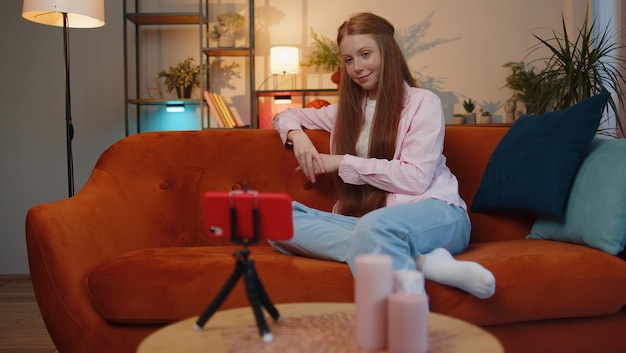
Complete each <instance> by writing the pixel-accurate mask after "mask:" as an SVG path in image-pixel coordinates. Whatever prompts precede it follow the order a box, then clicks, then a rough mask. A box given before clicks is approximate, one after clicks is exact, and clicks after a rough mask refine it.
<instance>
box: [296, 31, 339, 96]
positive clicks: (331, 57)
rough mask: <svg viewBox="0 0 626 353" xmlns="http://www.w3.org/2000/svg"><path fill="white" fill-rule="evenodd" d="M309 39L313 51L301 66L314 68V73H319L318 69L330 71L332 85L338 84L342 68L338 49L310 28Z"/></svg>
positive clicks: (330, 41) (328, 39) (334, 44)
mask: <svg viewBox="0 0 626 353" xmlns="http://www.w3.org/2000/svg"><path fill="white" fill-rule="evenodd" d="M311 37H312V38H313V45H314V46H315V50H313V52H312V53H311V54H310V55H308V56H307V57H306V59H307V60H306V61H305V62H303V63H301V65H302V66H304V67H311V66H315V71H319V69H320V68H323V69H324V70H326V71H331V72H333V76H332V77H331V79H332V80H333V82H334V83H336V84H339V81H340V79H341V71H340V70H341V66H342V62H341V55H340V54H339V47H337V44H336V43H335V42H334V41H333V40H331V39H330V38H328V37H325V36H323V35H319V34H317V33H315V31H314V30H313V28H311Z"/></svg>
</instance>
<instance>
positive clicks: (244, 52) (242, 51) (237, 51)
mask: <svg viewBox="0 0 626 353" xmlns="http://www.w3.org/2000/svg"><path fill="white" fill-rule="evenodd" d="M250 51H252V55H254V49H250V48H202V52H203V53H204V54H205V55H209V56H250Z"/></svg>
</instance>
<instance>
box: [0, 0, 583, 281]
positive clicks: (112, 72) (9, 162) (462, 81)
mask: <svg viewBox="0 0 626 353" xmlns="http://www.w3.org/2000/svg"><path fill="white" fill-rule="evenodd" d="M184 1H185V2H186V3H190V2H191V1H190V0H184ZM220 2H225V1H222V0H220ZM159 3H160V4H163V6H170V7H172V8H177V7H176V6H174V5H173V4H176V1H175V0H163V1H160V2H159ZM231 3H234V4H235V5H236V4H242V3H243V2H242V1H241V0H233V1H232V2H231ZM585 4H586V2H585V1H582V0H555V1H543V0H527V1H519V0H475V1H465V0H422V1H418V2H416V1H414V0H387V1H373V0H342V1H341V2H338V1H331V0H315V1H312V0H257V2H256V8H257V10H256V12H257V21H256V22H257V23H256V25H257V44H256V48H257V54H258V55H259V57H258V58H257V74H256V82H257V83H258V82H261V81H263V80H264V79H265V78H266V77H267V76H268V70H269V62H268V61H267V55H268V54H269V47H270V46H271V45H279V44H282V45H297V46H301V48H302V55H303V56H304V55H306V54H307V53H308V52H310V51H311V50H312V48H311V47H310V46H309V43H310V37H309V30H310V28H311V27H313V28H314V29H315V30H316V31H317V32H318V33H320V34H323V35H325V36H328V37H331V38H333V37H334V36H335V31H336V28H337V26H338V25H339V24H340V23H341V22H342V21H343V20H344V19H345V18H346V17H347V16H349V15H350V14H351V13H353V12H357V11H373V12H376V13H378V14H380V15H382V16H384V17H386V18H388V19H389V20H391V21H392V22H393V23H394V24H395V26H396V28H397V29H398V30H402V29H407V28H409V27H411V26H412V25H415V24H419V23H424V20H426V19H427V18H428V16H429V15H430V14H432V17H430V19H431V22H430V23H429V26H426V27H427V28H426V31H425V32H424V37H423V41H425V42H428V41H433V40H436V39H439V38H442V39H454V40H453V41H450V42H447V43H445V44H441V45H439V46H436V47H434V48H432V49H429V50H426V51H424V52H420V53H418V54H416V55H414V56H412V57H411V58H410V60H409V63H410V65H411V67H412V69H413V70H415V71H416V72H417V71H419V72H420V73H421V74H422V75H424V76H427V77H432V78H433V80H434V82H435V84H434V85H433V87H434V88H435V89H436V90H437V91H439V93H440V94H441V95H442V98H444V99H445V100H446V102H448V106H449V107H448V109H449V110H448V111H449V112H451V111H459V109H460V105H459V101H461V100H463V99H465V98H467V97H471V98H473V99H474V100H477V101H478V102H479V103H481V104H490V105H493V106H494V107H499V106H501V104H502V102H503V101H504V100H505V99H507V98H508V97H509V96H510V92H508V91H507V90H506V89H504V88H502V87H503V85H504V77H505V76H506V75H507V72H506V70H505V69H504V68H502V65H503V64H504V63H505V62H508V61H515V60H521V59H523V57H524V55H525V54H526V52H527V51H528V49H529V48H530V47H531V46H532V45H533V44H534V41H533V39H532V36H531V33H532V31H533V30H534V29H539V28H542V27H550V28H551V27H558V26H559V24H560V16H561V11H563V12H564V13H565V14H566V17H574V18H580V17H581V16H583V15H584V9H585ZM21 6H22V2H21V1H18V0H9V1H0V19H1V21H0V26H1V29H2V30H1V31H0V45H1V46H2V48H5V49H4V50H3V56H2V63H3V65H2V77H3V79H4V82H5V84H4V85H2V86H1V88H0V93H1V94H0V165H2V183H0V275H1V274H21V273H27V272H28V262H27V256H26V249H25V241H24V219H25V215H26V212H27V210H28V209H29V208H30V207H31V206H33V205H35V204H39V203H43V202H49V201H53V200H58V199H62V198H64V197H66V196H67V175H66V156H65V124H64V117H65V110H64V86H63V82H64V80H63V41H62V32H61V29H59V28H55V27H48V26H43V25H40V24H36V23H32V22H29V21H26V20H24V19H22V18H21ZM105 6H106V25H105V26H104V27H102V28H98V29H76V30H71V34H70V37H71V38H70V40H71V45H70V47H71V87H72V108H73V114H72V117H73V121H74V125H75V128H76V137H75V139H74V143H73V146H74V167H75V176H76V189H77V191H78V190H80V188H81V187H82V186H83V185H84V183H85V181H86V180H87V178H88V177H89V174H90V172H91V170H92V168H93V166H94V164H95V162H96V160H97V158H98V156H99V155H100V153H102V151H103V150H104V149H106V148H107V147H108V146H110V145H111V144H112V143H114V142H115V141H117V140H118V139H120V138H122V137H123V136H124V103H123V102H124V76H123V70H124V67H123V19H122V0H106V1H105ZM236 6H239V5H236ZM537 9H541V10H537ZM194 43H197V42H194ZM194 48H195V47H193V45H192V47H191V48H190V52H192V53H194V54H195V53H197V51H196V50H197V49H194ZM196 55H197V54H196ZM168 60H169V59H167V60H166V59H163V58H156V61H155V63H160V64H161V65H169V64H171V63H173V62H170V61H168ZM172 60H174V59H173V57H172ZM157 69H158V68H157ZM329 75H330V74H329V73H325V74H321V75H320V74H317V73H315V72H314V71H312V70H307V71H304V72H303V73H302V74H301V75H300V76H299V81H298V85H300V86H302V87H309V88H315V87H323V86H330V87H332V83H330V79H329V78H328V76H329ZM229 93H230V94H231V96H232V97H229V98H230V99H232V100H233V101H236V100H237V99H238V97H237V95H238V94H239V95H240V94H242V93H240V92H238V90H237V89H234V90H232V92H229ZM498 110H499V109H496V110H494V111H496V114H497V111H498Z"/></svg>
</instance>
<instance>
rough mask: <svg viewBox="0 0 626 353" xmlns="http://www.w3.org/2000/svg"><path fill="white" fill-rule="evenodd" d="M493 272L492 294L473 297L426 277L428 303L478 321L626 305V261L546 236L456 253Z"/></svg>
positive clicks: (591, 312)
mask: <svg viewBox="0 0 626 353" xmlns="http://www.w3.org/2000/svg"><path fill="white" fill-rule="evenodd" d="M456 257H457V258H458V259H460V260H473V261H477V262H479V263H480V264H482V265H483V266H485V267H486V268H488V269H489V270H491V271H492V272H493V274H494V276H495V277H496V293H495V295H494V296H493V297H491V298H489V299H484V300H481V299H477V298H475V297H473V296H472V295H470V294H467V293H463V292H461V291H459V290H457V289H454V288H451V287H447V286H443V285H440V284H436V283H432V282H428V283H427V287H426V292H427V293H428V295H429V298H430V308H431V310H433V311H435V312H441V313H446V314H449V315H451V316H454V317H458V318H461V319H465V320H467V321H470V322H473V323H475V324H479V325H496V324H507V323H515V322H524V321H532V320H542V319H555V318H574V317H588V316H596V315H608V314H612V313H616V312H617V311H618V310H620V309H621V308H622V307H624V306H625V305H626V295H624V293H626V262H625V261H623V260H622V259H620V258H618V257H616V256H613V255H610V254H607V253H604V252H602V251H600V250H596V249H592V248H588V247H584V246H580V245H574V244H567V243H560V242H556V241H550V240H524V239H521V240H511V241H501V242H488V243H478V244H470V246H469V247H468V249H467V250H466V251H465V252H463V253H462V254H459V255H458V256H456Z"/></svg>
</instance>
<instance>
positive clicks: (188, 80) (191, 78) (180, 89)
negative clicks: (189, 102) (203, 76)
mask: <svg viewBox="0 0 626 353" xmlns="http://www.w3.org/2000/svg"><path fill="white" fill-rule="evenodd" d="M199 75H200V65H194V64H193V58H192V57H187V58H186V59H185V60H184V61H183V62H180V63H178V64H176V65H171V66H170V67H169V69H167V70H165V69H163V70H161V72H159V78H161V77H163V78H165V84H166V85H167V91H168V92H171V91H173V90H176V94H177V95H178V98H189V97H191V90H192V89H193V87H194V86H199V85H200V82H199V81H198V76H199Z"/></svg>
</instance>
